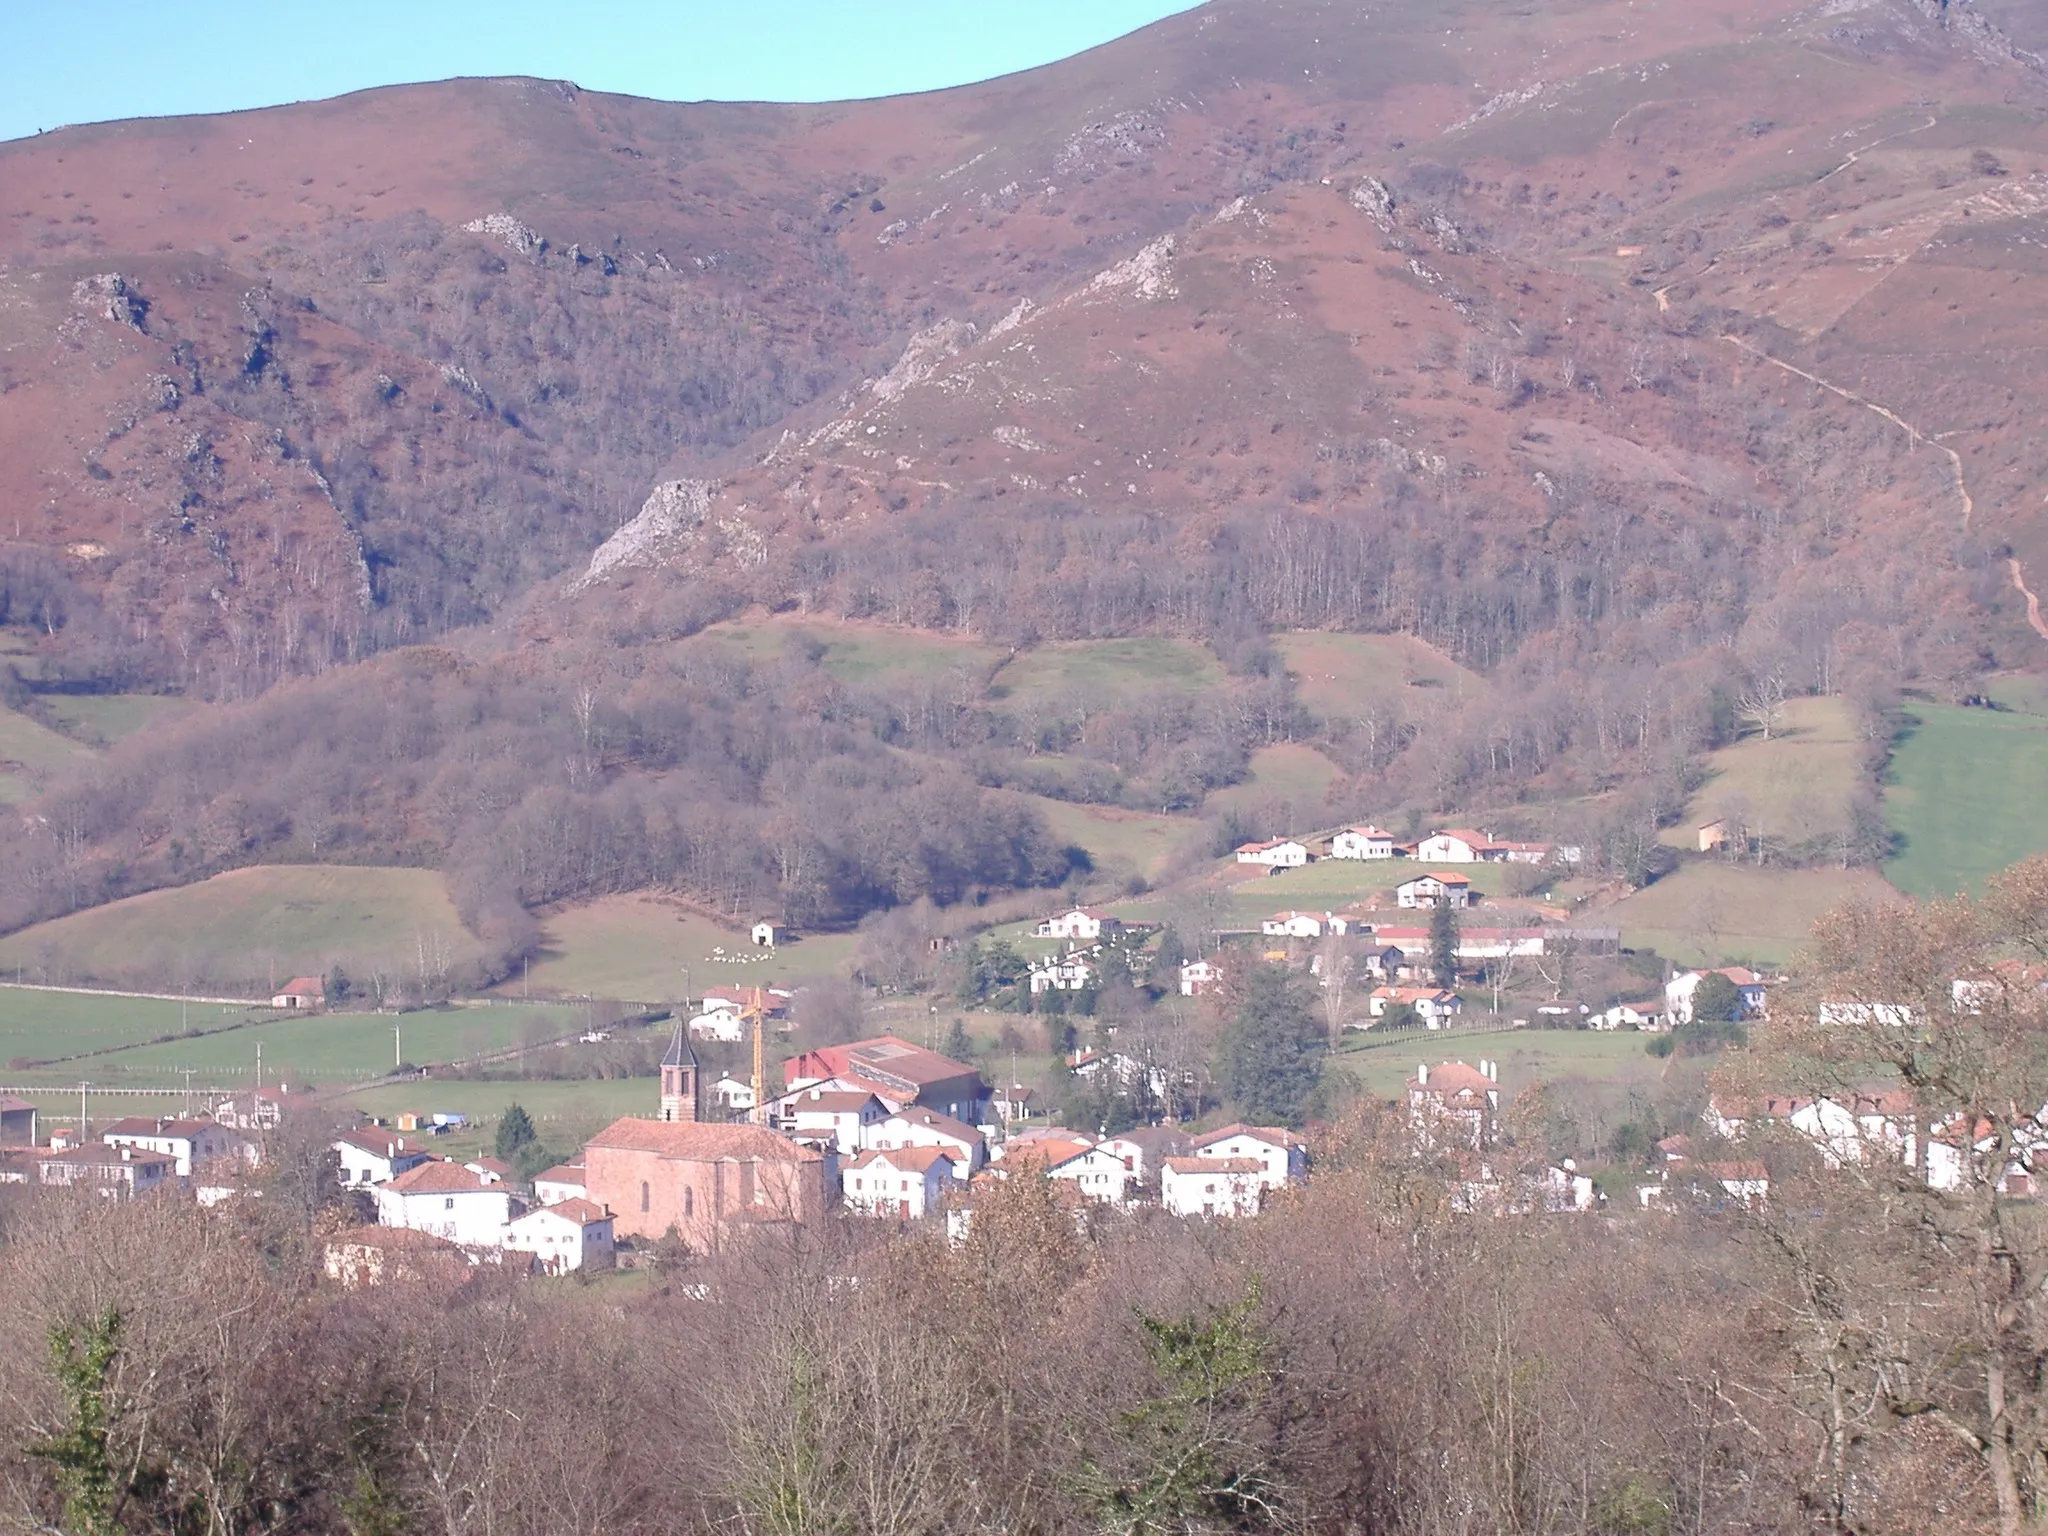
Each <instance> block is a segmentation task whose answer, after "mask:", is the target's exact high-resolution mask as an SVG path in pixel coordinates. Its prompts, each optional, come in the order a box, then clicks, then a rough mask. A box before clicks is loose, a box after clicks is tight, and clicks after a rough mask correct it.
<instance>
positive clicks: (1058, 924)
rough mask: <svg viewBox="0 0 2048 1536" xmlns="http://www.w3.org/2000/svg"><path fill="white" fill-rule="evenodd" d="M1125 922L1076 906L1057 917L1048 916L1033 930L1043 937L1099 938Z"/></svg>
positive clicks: (1114, 930)
mask: <svg viewBox="0 0 2048 1536" xmlns="http://www.w3.org/2000/svg"><path fill="white" fill-rule="evenodd" d="M1122 927H1123V924H1122V923H1120V922H1118V921H1117V920H1116V919H1115V918H1113V917H1111V916H1109V915H1108V914H1107V913H1103V912H1090V911H1089V910H1088V909H1087V908H1085V907H1075V908H1074V909H1073V910H1072V911H1070V912H1062V913H1060V914H1059V916H1057V917H1048V918H1047V919H1046V920H1045V921H1044V922H1042V923H1040V924H1039V925H1038V927H1037V928H1036V929H1034V930H1033V931H1034V932H1035V933H1036V934H1037V936H1038V937H1039V938H1041V939H1090V940H1093V939H1099V938H1101V937H1102V936H1103V934H1105V933H1115V932H1117V931H1118V930H1119V929H1121V928H1122Z"/></svg>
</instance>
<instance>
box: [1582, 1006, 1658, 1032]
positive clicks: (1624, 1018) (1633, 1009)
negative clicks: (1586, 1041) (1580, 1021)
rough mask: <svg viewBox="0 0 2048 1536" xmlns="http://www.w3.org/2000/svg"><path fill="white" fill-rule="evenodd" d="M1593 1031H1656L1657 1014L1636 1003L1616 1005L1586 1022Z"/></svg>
mask: <svg viewBox="0 0 2048 1536" xmlns="http://www.w3.org/2000/svg"><path fill="white" fill-rule="evenodd" d="M1586 1024H1587V1027H1588V1028H1591V1029H1654V1028H1656V1024H1657V1014H1656V1013H1655V1012H1654V1011H1652V1010H1650V1009H1646V1008H1643V1007H1641V1006H1639V1005H1637V1004H1634V1003H1616V1004H1615V1005H1614V1006H1613V1007H1611V1008H1605V1009H1602V1010H1601V1011H1600V1012H1599V1013H1596V1014H1594V1015H1593V1016H1592V1017H1591V1018H1590V1019H1588V1020H1587V1021H1586Z"/></svg>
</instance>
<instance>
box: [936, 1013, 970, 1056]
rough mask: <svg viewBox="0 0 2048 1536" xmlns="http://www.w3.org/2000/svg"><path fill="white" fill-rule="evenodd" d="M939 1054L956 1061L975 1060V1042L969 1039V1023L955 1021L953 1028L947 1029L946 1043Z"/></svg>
mask: <svg viewBox="0 0 2048 1536" xmlns="http://www.w3.org/2000/svg"><path fill="white" fill-rule="evenodd" d="M939 1054H940V1055H941V1056H949V1057H951V1058H952V1059H953V1060H954V1061H972V1060H973V1059H974V1042H973V1041H972V1040H969V1039H968V1038H967V1023H966V1021H965V1020H964V1019H955V1020H954V1021H953V1023H952V1026H951V1027H950V1028H949V1029H947V1031H946V1043H945V1044H944V1045H943V1046H941V1047H940V1048H939Z"/></svg>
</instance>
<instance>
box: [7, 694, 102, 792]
mask: <svg viewBox="0 0 2048 1536" xmlns="http://www.w3.org/2000/svg"><path fill="white" fill-rule="evenodd" d="M91 760H92V754H91V753H90V752H88V751H87V750H86V749H85V748H84V747H82V746H80V745H79V744H78V743H77V742H75V741H68V740H66V739H65V738H64V737H62V736H60V735H58V734H57V733H56V732H55V731H53V730H51V729H50V728H49V727H48V726H46V725H42V724H40V723H38V722H37V721H34V720H31V719H29V717H28V716H27V715H24V714H20V713H18V712H16V711H15V710H11V709H0V805H19V804H20V803H21V802H22V801H24V800H29V799H32V798H34V797H35V796H36V795H38V794H40V793H41V792H42V791H43V790H45V789H47V788H50V787H52V786H53V785H54V784H55V783H56V782H57V781H58V780H59V779H61V777H62V776H63V775H64V774H65V773H66V772H67V771H74V772H75V771H76V770H78V769H80V768H82V767H84V765H85V764H86V763H88V762H90V761H91Z"/></svg>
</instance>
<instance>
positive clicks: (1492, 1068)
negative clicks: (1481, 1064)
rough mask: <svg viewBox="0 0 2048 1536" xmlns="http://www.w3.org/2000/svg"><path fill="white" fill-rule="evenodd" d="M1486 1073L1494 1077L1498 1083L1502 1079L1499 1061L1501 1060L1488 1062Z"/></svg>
mask: <svg viewBox="0 0 2048 1536" xmlns="http://www.w3.org/2000/svg"><path fill="white" fill-rule="evenodd" d="M1486 1075H1487V1076H1488V1077H1490V1078H1492V1079H1493V1080H1494V1081H1495V1082H1496V1083H1497V1082H1499V1081H1500V1063H1499V1062H1497V1061H1489V1062H1488V1063H1487V1064H1486Z"/></svg>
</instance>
